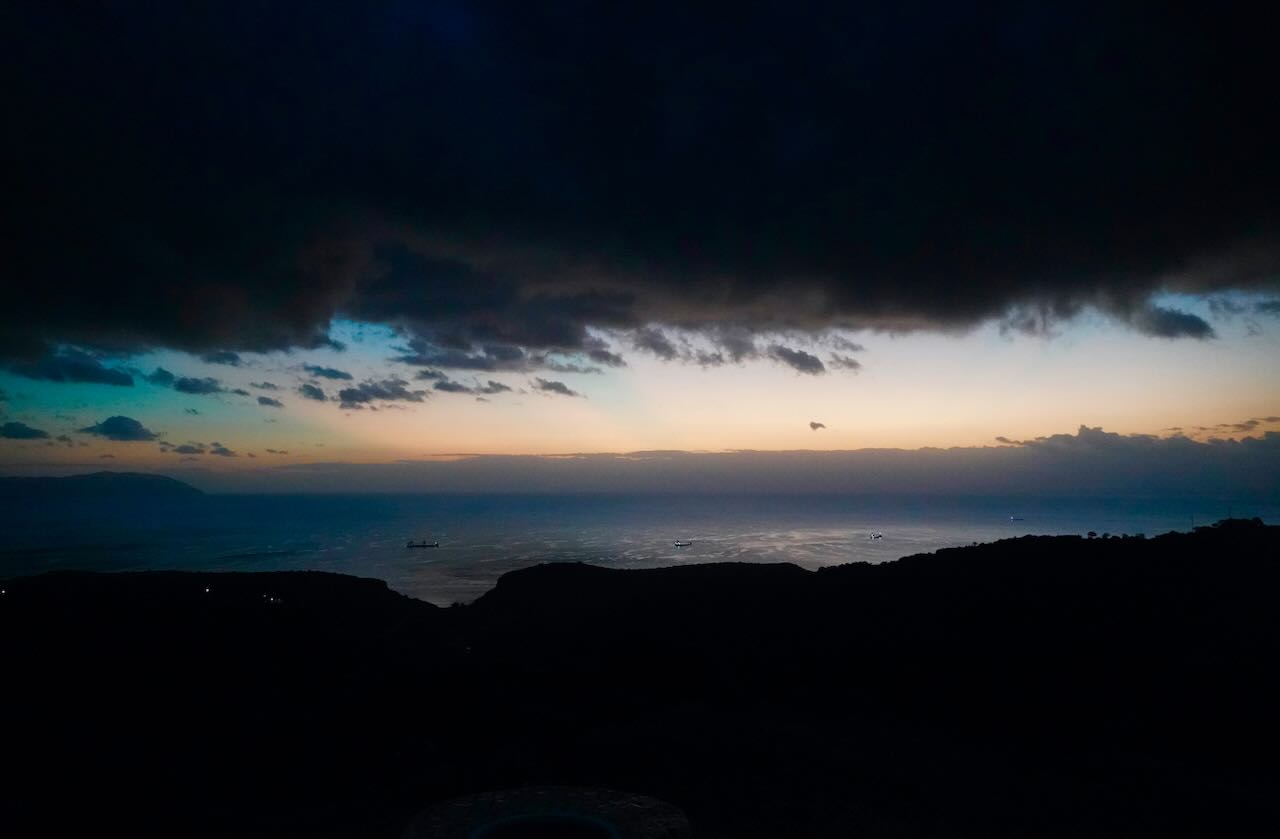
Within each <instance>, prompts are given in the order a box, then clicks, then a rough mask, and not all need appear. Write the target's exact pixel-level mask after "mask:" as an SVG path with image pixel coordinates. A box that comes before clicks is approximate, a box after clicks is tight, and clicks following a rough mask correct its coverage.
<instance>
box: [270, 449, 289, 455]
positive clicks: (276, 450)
mask: <svg viewBox="0 0 1280 839" xmlns="http://www.w3.org/2000/svg"><path fill="white" fill-rule="evenodd" d="M288 453H289V452H288V451H286V450H285V449H267V454H288Z"/></svg>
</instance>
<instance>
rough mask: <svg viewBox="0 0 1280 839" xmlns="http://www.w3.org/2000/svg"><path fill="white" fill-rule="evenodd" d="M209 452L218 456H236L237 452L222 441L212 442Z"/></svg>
mask: <svg viewBox="0 0 1280 839" xmlns="http://www.w3.org/2000/svg"><path fill="white" fill-rule="evenodd" d="M209 454H216V455H217V456H218V457H235V456H236V453H235V452H233V451H232V450H231V449H229V448H227V447H226V446H224V445H222V444H221V443H210V444H209Z"/></svg>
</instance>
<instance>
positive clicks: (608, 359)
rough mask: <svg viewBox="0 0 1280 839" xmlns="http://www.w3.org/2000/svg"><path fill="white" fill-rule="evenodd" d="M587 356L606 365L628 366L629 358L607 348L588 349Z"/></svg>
mask: <svg viewBox="0 0 1280 839" xmlns="http://www.w3.org/2000/svg"><path fill="white" fill-rule="evenodd" d="M587 358H589V359H591V360H592V361H594V362H595V363H596V364H603V365H604V366H605V367H626V366H627V360H626V359H625V358H623V357H622V356H620V355H618V354H617V353H616V352H611V351H609V350H606V349H595V350H588V352H587Z"/></svg>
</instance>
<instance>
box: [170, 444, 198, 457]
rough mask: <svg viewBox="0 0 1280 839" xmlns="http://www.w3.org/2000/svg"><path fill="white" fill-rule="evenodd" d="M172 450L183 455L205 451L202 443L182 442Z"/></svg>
mask: <svg viewBox="0 0 1280 839" xmlns="http://www.w3.org/2000/svg"><path fill="white" fill-rule="evenodd" d="M173 450H174V452H176V453H177V454H184V455H200V454H204V452H205V445H204V443H183V444H182V445H181V446H175V447H174V449H173Z"/></svg>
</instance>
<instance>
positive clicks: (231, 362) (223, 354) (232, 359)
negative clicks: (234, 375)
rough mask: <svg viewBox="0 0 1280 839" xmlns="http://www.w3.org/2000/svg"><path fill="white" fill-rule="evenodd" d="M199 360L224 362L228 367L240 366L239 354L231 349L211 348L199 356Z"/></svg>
mask: <svg viewBox="0 0 1280 839" xmlns="http://www.w3.org/2000/svg"><path fill="white" fill-rule="evenodd" d="M200 360H201V361H203V362H205V363H206V364H225V365H227V366H228V367H239V366H240V354H239V353H234V352H231V350H213V351H211V352H207V353H205V354H204V355H202V356H200Z"/></svg>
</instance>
